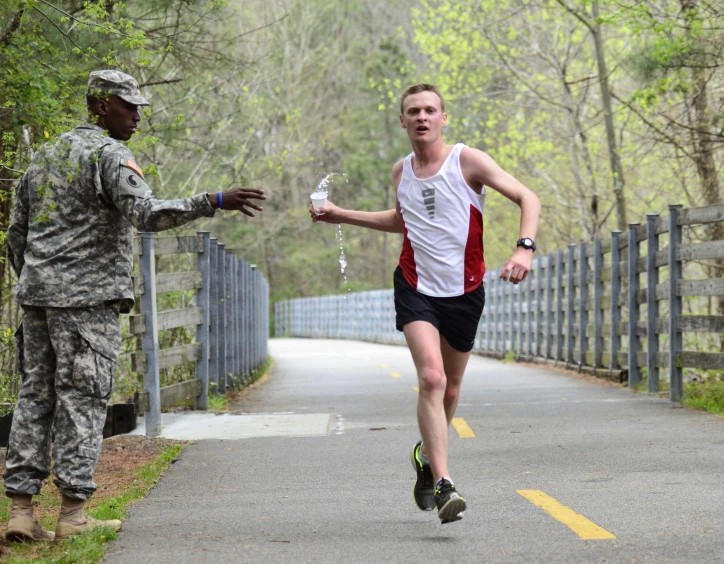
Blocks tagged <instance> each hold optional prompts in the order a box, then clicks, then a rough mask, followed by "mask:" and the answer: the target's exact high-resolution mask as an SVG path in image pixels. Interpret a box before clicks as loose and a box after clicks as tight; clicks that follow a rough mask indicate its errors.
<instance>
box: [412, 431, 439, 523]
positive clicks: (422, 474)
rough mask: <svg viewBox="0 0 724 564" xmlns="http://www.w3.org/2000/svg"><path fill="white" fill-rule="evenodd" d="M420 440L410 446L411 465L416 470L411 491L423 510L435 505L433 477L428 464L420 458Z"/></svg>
mask: <svg viewBox="0 0 724 564" xmlns="http://www.w3.org/2000/svg"><path fill="white" fill-rule="evenodd" d="M421 446H422V441H420V442H419V443H417V444H416V445H415V446H414V447H412V455H411V457H410V458H411V459H412V465H413V466H414V467H415V472H417V481H416V482H415V488H414V489H413V490H412V493H413V494H414V496H415V503H416V504H417V506H418V507H419V508H420V509H422V510H423V511H432V510H433V508H434V507H435V478H433V476H432V470H431V469H430V465H429V464H425V463H424V462H423V461H422V459H421V458H420V447H421Z"/></svg>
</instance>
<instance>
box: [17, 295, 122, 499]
mask: <svg viewBox="0 0 724 564" xmlns="http://www.w3.org/2000/svg"><path fill="white" fill-rule="evenodd" d="M24 309H25V315H26V316H28V314H29V313H31V311H32V312H36V311H37V312H39V316H40V317H41V318H42V319H43V320H44V323H45V327H46V328H47V334H48V335H49V340H50V343H51V344H52V349H51V350H52V351H54V355H52V356H53V362H54V365H55V366H54V370H53V371H52V372H51V376H47V375H46V379H49V380H50V383H49V384H46V385H45V387H41V392H42V393H41V395H43V394H45V395H46V396H47V395H48V394H51V395H52V397H53V400H54V402H55V467H54V471H53V473H54V476H55V480H54V482H55V484H56V485H57V486H58V489H60V491H61V493H62V494H63V495H65V496H66V497H69V498H72V499H78V500H85V499H88V498H89V497H90V496H91V495H92V494H93V492H94V491H95V489H96V484H95V483H94V482H93V473H94V471H95V468H96V465H97V464H98V458H99V456H100V449H101V441H102V440H103V425H104V423H105V418H106V406H107V404H108V399H109V398H110V395H111V391H112V388H113V368H114V364H115V362H117V360H118V353H119V350H120V324H119V321H118V306H117V304H111V305H101V306H96V307H92V308H44V309H39V308H24ZM25 319H26V318H24V321H23V326H24V329H25V349H24V350H25V351H26V353H27V355H26V359H25V365H26V368H25V370H26V373H27V375H26V379H25V381H24V382H23V386H22V388H21V398H20V400H19V402H18V404H19V411H20V413H21V415H20V417H18V419H17V426H16V415H17V414H18V410H16V415H14V416H13V429H12V430H11V438H10V446H9V448H8V463H7V472H6V479H5V488H6V490H7V492H8V493H9V494H12V493H29V494H34V493H38V492H39V491H40V482H41V481H42V479H43V478H44V477H46V476H47V475H48V468H49V462H50V461H49V457H48V456H47V444H48V433H49V427H50V424H49V423H47V427H48V429H47V431H45V433H46V434H45V435H42V433H41V432H40V431H39V430H36V428H37V427H39V426H40V424H39V423H38V422H36V421H37V420H38V419H39V418H38V417H37V416H36V412H37V411H39V409H38V408H35V409H33V407H34V404H29V402H28V401H27V400H23V390H24V389H25V387H26V385H27V386H28V387H31V386H32V382H33V381H35V380H37V379H38V378H39V377H40V376H39V375H38V376H36V377H33V376H32V374H33V372H32V368H33V367H34V366H35V364H42V363H35V364H34V363H33V362H32V361H31V358H32V353H31V351H32V347H33V346H36V345H38V344H37V343H35V341H34V340H33V338H32V337H31V336H30V335H29V333H30V331H29V330H28V327H29V326H28V325H26V322H25ZM32 319H33V317H32V315H31V320H32ZM30 325H33V324H32V323H30ZM42 350H43V351H46V349H42ZM36 358H37V357H36ZM46 372H47V371H46ZM44 374H45V373H44ZM28 405H30V407H29V406H28ZM51 414H52V408H51ZM28 422H29V424H28ZM13 433H15V434H14V435H13ZM41 435H42V436H44V437H45V439H44V440H45V443H44V446H45V448H46V450H45V451H43V450H42V445H43V443H42V440H43V439H42V438H41ZM42 452H45V458H42V464H41V463H40V462H38V460H40V459H41V454H42ZM21 488H23V489H21Z"/></svg>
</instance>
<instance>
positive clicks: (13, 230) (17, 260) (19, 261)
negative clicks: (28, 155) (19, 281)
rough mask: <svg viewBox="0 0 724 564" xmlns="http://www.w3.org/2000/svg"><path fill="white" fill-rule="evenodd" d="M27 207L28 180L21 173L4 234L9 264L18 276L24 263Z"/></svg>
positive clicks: (26, 237)
mask: <svg viewBox="0 0 724 564" xmlns="http://www.w3.org/2000/svg"><path fill="white" fill-rule="evenodd" d="M29 207H30V204H29V199H28V180H27V175H23V177H22V178H21V179H20V182H18V188H17V191H16V192H15V203H14V204H13V214H12V219H11V220H10V226H9V227H8V232H7V236H6V241H7V244H8V248H9V249H10V264H12V266H13V269H14V270H15V273H16V274H17V275H18V276H20V271H21V270H22V269H23V265H24V264H25V247H27V244H28V221H29V211H28V210H29Z"/></svg>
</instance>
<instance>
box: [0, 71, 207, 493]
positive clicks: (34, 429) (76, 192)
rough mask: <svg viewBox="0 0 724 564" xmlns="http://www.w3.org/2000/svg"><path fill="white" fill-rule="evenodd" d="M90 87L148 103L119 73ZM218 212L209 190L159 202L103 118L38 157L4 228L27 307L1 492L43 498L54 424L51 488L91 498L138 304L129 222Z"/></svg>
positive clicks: (18, 295) (142, 224)
mask: <svg viewBox="0 0 724 564" xmlns="http://www.w3.org/2000/svg"><path fill="white" fill-rule="evenodd" d="M89 93H93V94H98V93H106V94H108V93H110V94H114V95H117V96H120V97H122V98H123V99H125V100H126V101H129V102H131V103H134V104H137V105H142V104H148V102H146V100H145V98H143V97H141V95H140V92H139V91H138V85H137V83H136V81H135V80H133V78H132V77H130V76H128V75H125V74H123V73H120V72H118V71H97V72H94V73H91V76H90V79H89ZM213 215H214V209H213V208H212V207H211V204H210V203H209V200H208V198H207V195H206V194H198V195H196V196H192V197H190V198H186V199H183V200H156V199H155V198H154V197H153V194H152V193H151V190H150V189H149V188H148V186H147V184H146V182H145V181H144V178H143V173H142V171H141V169H140V168H139V167H138V165H136V163H135V161H134V158H133V154H132V153H131V152H130V151H129V150H128V148H126V147H125V145H123V144H122V143H121V142H119V141H117V140H115V139H113V138H111V137H109V136H108V135H107V134H106V133H105V132H104V131H103V129H102V128H101V127H99V126H98V125H94V124H85V125H81V126H80V127H77V128H76V129H74V130H72V131H70V132H68V133H65V134H64V135H62V136H61V137H60V138H59V139H58V140H57V141H56V142H54V143H51V144H47V145H45V146H43V147H42V148H40V149H39V150H38V151H37V153H36V154H35V155H34V157H33V159H32V162H31V164H30V166H29V167H28V170H27V171H26V173H25V175H24V176H23V177H22V179H21V180H20V183H19V185H18V190H17V194H16V198H15V204H14V208H13V217H12V221H11V225H10V227H9V229H8V233H7V242H8V246H9V247H10V251H11V253H10V254H11V261H12V263H13V266H14V268H15V270H16V272H17V273H18V276H19V280H18V285H17V287H16V289H15V299H16V301H17V302H18V303H20V304H21V305H22V308H23V314H24V315H23V325H22V331H19V339H18V341H19V342H18V349H19V357H20V358H19V361H20V362H19V368H20V370H21V374H22V376H23V382H22V386H21V389H20V394H19V398H18V404H17V406H16V409H15V413H14V416H13V425H12V429H11V432H10V441H9V445H8V454H7V462H6V473H5V489H6V493H7V494H31V495H34V494H37V493H39V491H40V486H41V482H42V480H43V479H45V478H47V477H48V475H49V471H50V433H51V428H52V426H53V424H55V467H54V477H55V483H56V485H57V486H58V488H59V489H60V491H61V492H62V493H63V494H64V495H66V496H67V497H70V498H74V499H79V500H83V499H87V498H88V497H90V496H91V495H92V494H93V492H94V491H95V489H96V485H95V483H94V482H93V472H94V470H95V467H96V464H97V462H98V457H99V455H100V445H101V440H102V434H103V425H104V422H105V416H106V406H107V403H108V399H109V397H110V395H111V391H112V388H113V367H114V364H116V363H117V362H118V354H119V352H120V344H121V335H120V325H119V320H118V314H119V313H128V312H129V311H130V310H131V308H132V307H133V302H134V295H133V285H132V280H131V271H132V267H133V228H134V227H135V228H136V229H138V230H140V231H163V230H165V229H171V228H173V227H178V226H180V225H183V224H185V223H188V222H190V221H193V220H194V219H197V218H199V217H212V216H213ZM22 341H24V343H23V342H22Z"/></svg>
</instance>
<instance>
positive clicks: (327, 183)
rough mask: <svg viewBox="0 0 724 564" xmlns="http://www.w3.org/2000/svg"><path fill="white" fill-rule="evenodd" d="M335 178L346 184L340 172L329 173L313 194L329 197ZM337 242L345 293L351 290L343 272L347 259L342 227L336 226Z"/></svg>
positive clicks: (345, 178)
mask: <svg viewBox="0 0 724 564" xmlns="http://www.w3.org/2000/svg"><path fill="white" fill-rule="evenodd" d="M336 176H341V177H343V178H344V183H345V184H348V182H347V175H346V174H344V173H342V172H331V173H329V174H328V175H327V176H325V177H324V178H323V179H322V180H321V181H320V182H319V184H318V185H317V188H316V189H315V190H314V191H315V192H325V193H326V194H327V195H328V196H329V192H330V190H329V188H330V187H331V185H334V181H333V179H334V178H335V177H336ZM336 235H337V242H338V243H339V269H340V271H341V272H342V277H343V278H344V285H345V287H346V288H347V291H348V292H349V291H350V290H351V288H350V287H349V283H348V281H347V275H346V274H345V272H344V271H345V270H346V268H347V257H346V256H345V254H344V246H343V241H342V226H341V225H337V233H336ZM344 299H345V300H346V299H347V296H345V297H344Z"/></svg>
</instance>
